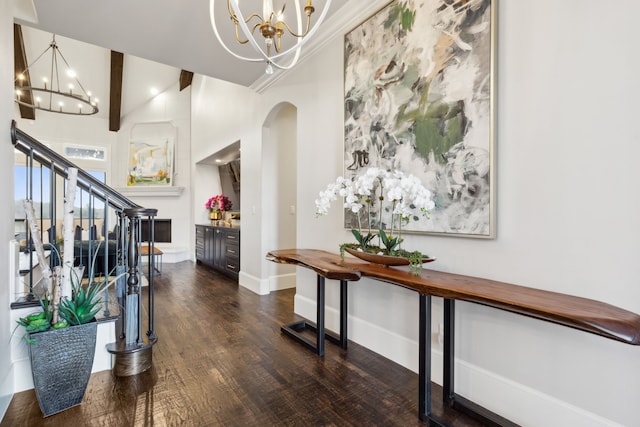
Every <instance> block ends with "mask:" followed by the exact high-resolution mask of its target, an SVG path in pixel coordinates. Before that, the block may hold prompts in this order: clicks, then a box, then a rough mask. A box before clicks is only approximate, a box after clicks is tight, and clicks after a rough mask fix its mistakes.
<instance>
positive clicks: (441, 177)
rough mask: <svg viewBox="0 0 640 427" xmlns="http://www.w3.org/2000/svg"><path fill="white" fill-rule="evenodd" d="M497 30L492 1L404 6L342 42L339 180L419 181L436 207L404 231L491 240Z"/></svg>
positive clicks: (348, 221) (424, 1)
mask: <svg viewBox="0 0 640 427" xmlns="http://www.w3.org/2000/svg"><path fill="white" fill-rule="evenodd" d="M495 26H496V22H495V0H415V1H413V0H408V1H394V2H391V3H389V4H388V5H387V6H386V7H384V8H383V9H382V10H380V11H379V12H377V13H376V14H375V15H374V16H372V17H371V18H369V19H368V20H366V21H365V22H364V23H362V24H360V25H359V26H358V27H356V28H355V29H353V30H351V31H350V32H349V33H348V34H346V35H345V43H344V44H345V51H344V56H345V58H344V61H345V62H344V67H345V74H344V79H345V81H344V91H345V122H344V132H345V144H344V149H345V153H344V163H345V164H344V168H345V171H344V172H345V177H351V178H355V177H357V176H359V175H360V174H362V173H364V171H365V170H366V169H367V168H368V167H379V168H383V169H387V170H401V171H402V172H404V173H405V174H412V175H415V176H416V177H418V178H419V179H420V180H421V181H422V183H423V185H424V186H425V187H427V188H428V189H429V190H431V192H432V193H433V195H434V201H435V204H436V207H435V209H434V210H433V212H432V213H431V214H430V216H429V217H428V218H424V217H418V216H416V217H414V218H411V219H410V221H409V223H408V224H406V225H404V226H403V229H404V231H408V232H423V233H437V234H446V235H458V236H473V237H484V238H492V237H494V234H495V225H494V198H495V197H494V196H495V194H494V193H495V192H494V189H493V185H494V181H495V180H494V169H495V165H494V162H493V157H494V151H495V150H494V134H493V121H494V118H493V110H494V108H493V96H494V94H493V92H494V89H493V86H494V84H493V82H494V75H493V74H494V73H493V68H494V61H495V58H494V56H495V54H494V45H495V36H494V33H495ZM371 215H372V218H375V217H377V214H376V213H375V212H372V213H371ZM374 221H375V220H374ZM355 224H356V218H355V216H354V214H352V213H351V212H349V211H348V210H345V226H346V227H348V228H352V227H354V226H355ZM375 226H376V227H377V225H375ZM381 226H382V227H385V224H381Z"/></svg>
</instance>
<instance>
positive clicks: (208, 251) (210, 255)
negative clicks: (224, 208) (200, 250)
mask: <svg viewBox="0 0 640 427" xmlns="http://www.w3.org/2000/svg"><path fill="white" fill-rule="evenodd" d="M214 237H215V236H214V230H213V228H211V227H207V228H206V230H205V240H204V247H205V249H204V251H205V262H204V263H205V264H207V265H209V266H213V259H214V256H215V252H214V247H213V246H214V244H213V241H214Z"/></svg>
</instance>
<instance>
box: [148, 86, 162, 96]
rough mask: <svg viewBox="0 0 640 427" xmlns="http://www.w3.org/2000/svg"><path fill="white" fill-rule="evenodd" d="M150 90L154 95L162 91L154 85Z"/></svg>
mask: <svg viewBox="0 0 640 427" xmlns="http://www.w3.org/2000/svg"><path fill="white" fill-rule="evenodd" d="M149 92H151V95H152V96H156V95H157V94H159V93H160V91H159V90H158V89H157V88H155V87H152V88H151V89H149Z"/></svg>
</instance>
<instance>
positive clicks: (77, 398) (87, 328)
mask: <svg viewBox="0 0 640 427" xmlns="http://www.w3.org/2000/svg"><path fill="white" fill-rule="evenodd" d="M97 332H98V324H97V323H96V322H95V321H93V322H90V323H86V324H84V325H79V326H71V327H69V328H65V329H54V330H49V331H46V332H40V333H37V334H30V335H29V338H30V339H33V340H35V343H34V344H27V346H28V347H29V356H30V359H31V371H32V374H33V384H34V388H35V390H36V396H37V398H38V403H39V404H40V409H41V410H42V413H43V414H44V416H45V417H48V416H49V415H53V414H56V413H58V412H60V411H64V410H65V409H68V408H71V407H72V406H76V405H79V404H80V403H81V402H82V398H83V397H84V392H85V390H86V389H87V384H88V383H89V377H91V368H92V366H93V357H94V355H95V349H96V335H97Z"/></svg>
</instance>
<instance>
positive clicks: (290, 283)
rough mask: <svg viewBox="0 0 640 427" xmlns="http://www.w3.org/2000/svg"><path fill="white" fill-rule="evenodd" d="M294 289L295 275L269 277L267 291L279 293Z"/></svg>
mask: <svg viewBox="0 0 640 427" xmlns="http://www.w3.org/2000/svg"><path fill="white" fill-rule="evenodd" d="M295 287H296V273H290V274H280V275H278V276H271V277H269V290H270V291H281V290H283V289H291V288H295Z"/></svg>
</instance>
